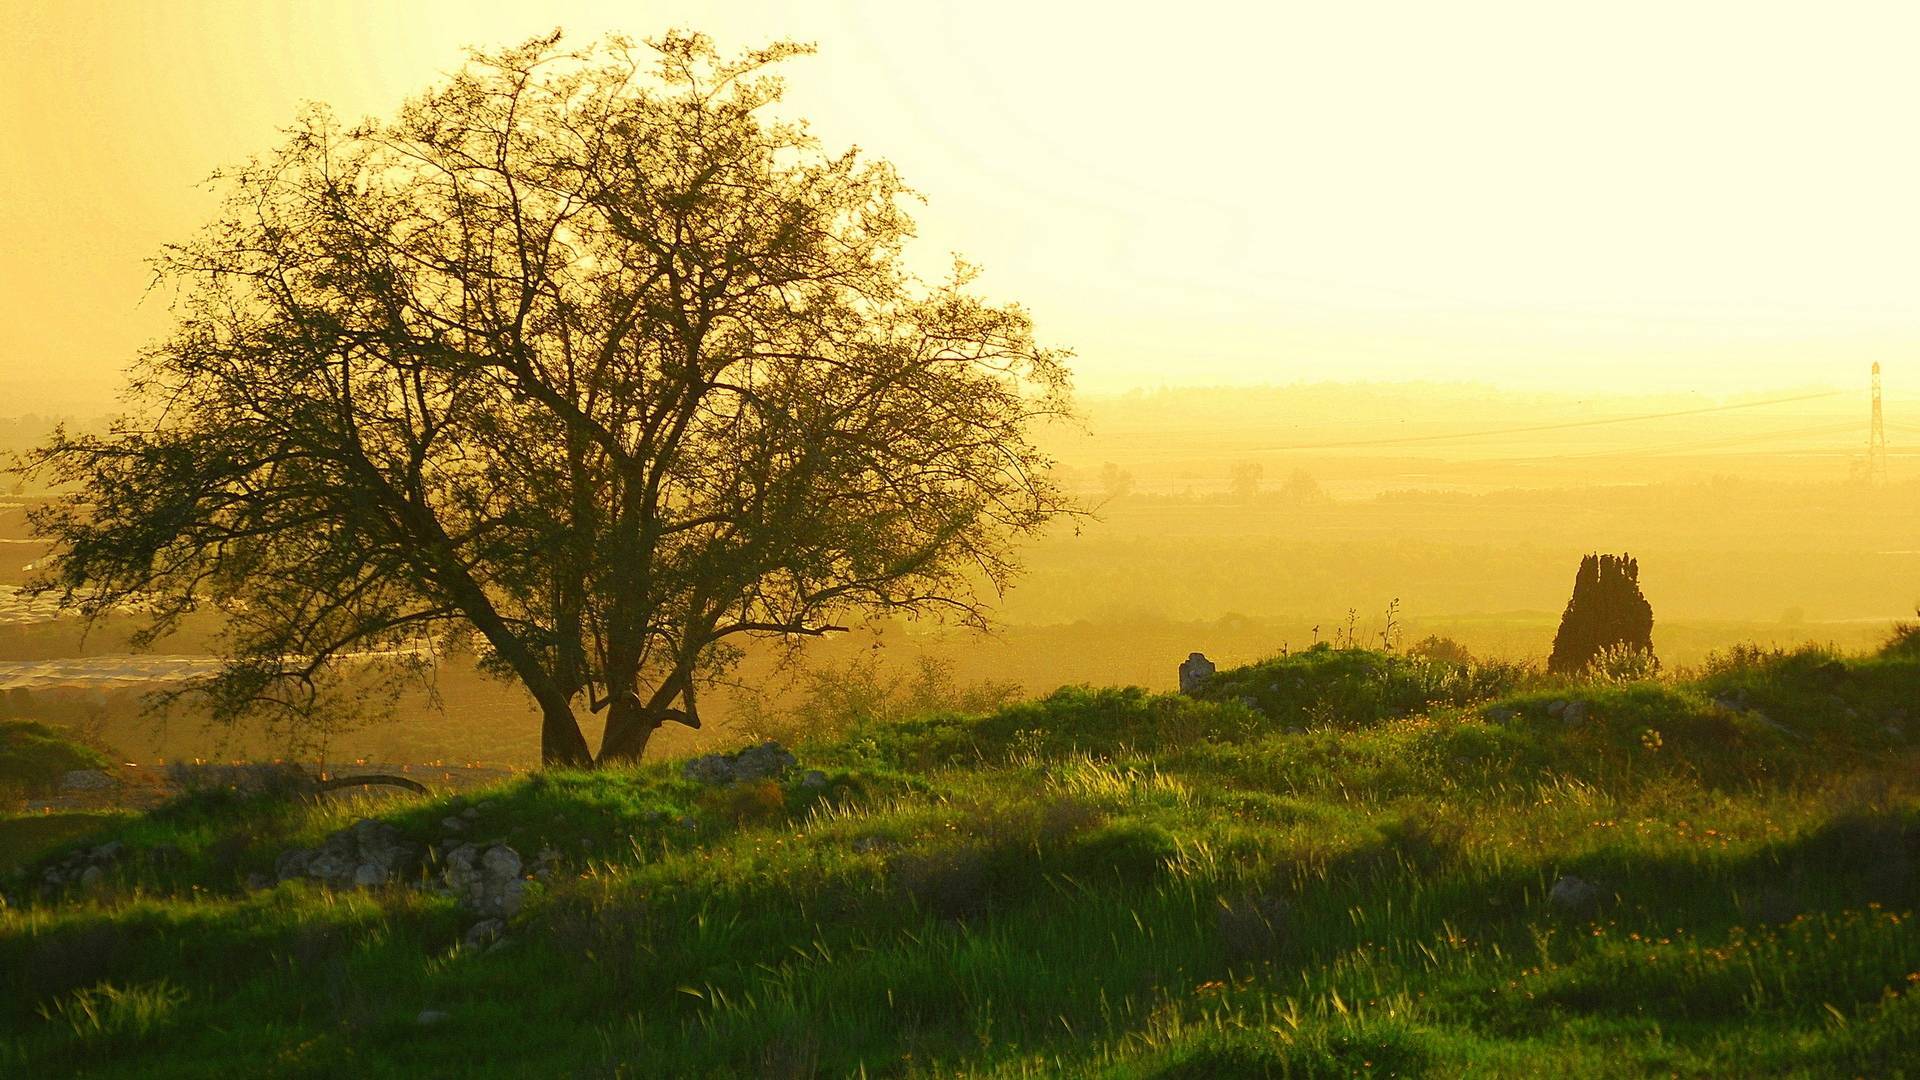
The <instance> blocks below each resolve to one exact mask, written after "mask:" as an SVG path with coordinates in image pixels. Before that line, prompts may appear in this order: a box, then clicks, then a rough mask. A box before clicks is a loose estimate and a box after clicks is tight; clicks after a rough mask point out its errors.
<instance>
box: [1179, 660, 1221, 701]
mask: <svg viewBox="0 0 1920 1080" xmlns="http://www.w3.org/2000/svg"><path fill="white" fill-rule="evenodd" d="M1218 670H1219V669H1218V668H1216V667H1215V666H1214V663H1213V661H1211V660H1209V659H1207V654H1206V653H1197V652H1196V653H1188V654H1187V658H1186V659H1185V660H1182V661H1180V692H1181V693H1183V694H1192V693H1197V692H1198V691H1199V689H1200V688H1201V687H1203V686H1205V685H1207V680H1208V679H1211V678H1213V674H1214V672H1216V671H1218Z"/></svg>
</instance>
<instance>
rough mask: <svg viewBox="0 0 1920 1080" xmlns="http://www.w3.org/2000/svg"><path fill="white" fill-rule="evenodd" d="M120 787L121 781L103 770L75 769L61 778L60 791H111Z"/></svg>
mask: <svg viewBox="0 0 1920 1080" xmlns="http://www.w3.org/2000/svg"><path fill="white" fill-rule="evenodd" d="M119 785H120V781H118V780H115V779H114V778H113V777H112V776H109V775H108V774H107V773H106V772H105V771H104V770H102V769H75V770H73V771H72V772H69V773H65V774H63V775H62V776H61V777H60V790H61V791H63V792H75V791H111V790H113V789H114V788H116V787H118V786H119Z"/></svg>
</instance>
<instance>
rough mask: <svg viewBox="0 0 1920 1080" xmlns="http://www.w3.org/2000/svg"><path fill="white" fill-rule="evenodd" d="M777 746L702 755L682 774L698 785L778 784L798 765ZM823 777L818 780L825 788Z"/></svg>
mask: <svg viewBox="0 0 1920 1080" xmlns="http://www.w3.org/2000/svg"><path fill="white" fill-rule="evenodd" d="M797 761H798V759H796V758H795V757H794V756H793V755H792V754H790V753H788V752H787V749H786V748H785V747H783V746H781V745H780V744H779V743H777V742H767V743H762V744H760V745H759V746H749V747H747V748H746V749H745V750H738V751H735V752H734V753H731V754H702V755H701V756H699V757H697V758H693V759H691V760H689V761H688V762H687V763H686V764H685V765H682V766H681V767H680V771H681V774H682V775H684V776H685V777H686V778H687V779H689V780H692V781H694V782H695V783H700V784H740V783H751V782H753V781H756V780H778V779H780V778H781V777H782V776H785V775H786V773H787V770H788V769H791V768H793V766H794V765H795V764H796V763H797ZM825 780H826V777H825V775H824V774H823V775H822V776H821V783H823V784H824V782H825Z"/></svg>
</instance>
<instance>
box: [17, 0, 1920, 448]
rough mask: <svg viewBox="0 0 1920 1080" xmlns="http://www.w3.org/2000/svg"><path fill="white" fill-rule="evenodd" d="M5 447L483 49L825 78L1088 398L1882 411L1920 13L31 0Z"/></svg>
mask: <svg viewBox="0 0 1920 1080" xmlns="http://www.w3.org/2000/svg"><path fill="white" fill-rule="evenodd" d="M0 15H3V16H4V19H3V20H0V147H4V152H0V235H3V236H4V237H5V243H4V245H3V246H0V415H5V414H15V413H22V412H27V411H30V410H36V409H37V410H59V411H69V412H83V411H91V410H89V409H88V405H89V403H92V402H97V401H98V400H99V398H100V397H101V395H104V394H107V393H109V392H110V391H111V388H112V387H114V386H115V385H116V384H117V382H118V378H119V376H118V372H119V371H120V370H121V368H122V367H123V366H124V364H125V363H126V361H127V360H128V359H129V358H130V357H131V355H132V353H133V351H134V349H135V348H137V347H138V345H139V344H140V342H142V341H143V340H145V339H147V338H150V337H152V336H153V335H155V334H157V333H159V332H160V330H162V329H163V328H164V326H165V320H166V311H165V305H164V303H163V302H162V301H161V300H160V299H159V298H157V297H155V298H152V299H149V300H147V301H146V303H144V304H142V303H141V296H142V291H143V287H144V285H145V283H146V280H147V278H146V272H145V269H144V267H143V264H142V260H143V259H144V258H145V257H147V256H149V255H151V254H152V253H153V252H154V251H155V250H156V249H157V248H158V247H159V245H161V244H162V243H164V242H166V241H168V240H170V239H179V238H182V237H184V236H186V235H188V234H189V233H190V232H191V231H192V230H193V228H194V227H195V226H196V225H197V224H198V223H199V222H201V221H202V220H204V219H205V217H206V216H207V215H208V213H209V212H210V209H211V198H210V196H208V195H207V194H206V193H205V192H204V191H202V190H200V189H199V188H198V187H197V186H196V185H197V183H198V181H199V180H200V179H201V178H203V177H204V176H205V175H206V174H207V173H208V172H210V171H211V170H213V169H214V168H215V167H217V166H219V165H221V164H222V163H226V162H232V161H235V160H237V159H240V158H243V157H245V156H246V155H248V154H250V153H253V152H256V151H259V150H262V149H264V148H266V147H267V146H269V145H270V144H271V143H272V141H273V140H274V138H275V131H276V128H277V127H278V126H279V125H281V124H283V123H285V122H286V121H287V120H288V119H290V118H291V116H292V115H293V113H294V111H295V109H296V108H297V107H298V104H299V103H300V102H301V101H303V100H307V99H317V100H321V101H326V102H328V103H331V104H332V105H333V106H335V108H336V110H337V111H339V112H341V113H343V114H346V115H349V116H358V115H363V114H376V115H385V114H389V113H390V112H391V111H392V109H393V108H394V107H395V106H396V105H397V104H398V103H399V101H400V100H401V99H402V98H404V97H406V96H407V95H409V94H412V93H414V92H416V91H418V90H420V89H422V88H424V87H425V86H426V85H427V84H429V83H430V82H432V81H433V80H434V79H435V78H436V76H437V73H440V72H443V71H446V70H449V69H450V68H452V67H454V66H455V65H457V64H458V62H459V59H460V55H461V54H460V48H461V46H462V45H464V44H480V45H495V44H501V43H505V42H509V41H517V40H519V39H522V38H524V37H527V36H529V35H532V34H535V33H540V32H544V31H546V30H549V29H551V28H553V27H554V26H561V27H564V28H566V29H567V31H568V32H569V33H570V35H573V36H575V37H576V38H577V39H581V40H584V39H586V38H588V37H591V36H595V35H598V34H599V33H602V32H604V31H606V30H611V29H620V30H625V31H628V32H631V33H634V34H638V35H645V34H649V33H654V32H657V31H658V30H660V29H663V28H665V27H668V26H690V27H694V28H697V29H702V30H705V31H707V32H709V33H711V34H714V35H715V36H716V37H717V38H719V39H720V43H721V45H722V47H723V48H724V47H729V46H737V45H745V44H752V43H758V42H760V41H763V40H766V39H769V38H773V37H780V36H790V37H795V38H800V39H804V40H812V41H817V42H818V43H819V45H820V47H821V51H820V54H819V55H818V56H817V57H813V58H809V59H803V60H800V61H797V62H795V63H794V64H793V65H791V71H790V89H789V99H788V100H789V110H790V111H791V112H793V113H796V114H800V115H805V116H807V117H809V118H811V119H812V120H813V121H814V123H815V127H816V130H817V131H818V132H819V133H820V134H821V135H822V136H823V137H824V138H825V139H826V141H827V142H828V144H829V145H830V146H839V145H844V144H846V143H849V142H854V143H858V144H859V145H861V146H862V147H865V148H867V149H868V150H870V151H871V152H874V153H877V154H880V155H882V156H885V157H888V158H891V159H892V160H893V161H894V162H895V163H896V164H898V165H899V166H900V168H901V170H902V171H903V173H904V174H905V176H906V178H907V180H908V181H909V182H910V183H911V184H913V185H914V186H915V187H917V188H918V189H920V190H921V191H922V192H923V193H925V195H926V196H927V198H928V199H929V205H928V206H927V207H925V208H924V209H923V210H922V211H921V212H920V214H919V216H920V219H921V223H922V228H921V234H922V238H923V239H922V242H921V254H922V255H925V256H928V257H929V262H930V263H943V262H944V259H945V253H946V252H948V251H951V250H958V251H961V252H964V253H965V254H967V255H968V256H969V257H970V258H972V259H973V260H974V261H976V262H979V263H982V264H984V265H985V266H986V268H987V270H988V274H987V276H986V278H985V279H984V280H983V286H984V287H985V288H987V289H988V290H989V291H991V292H993V293H995V294H996V295H998V296H1001V297H1003V298H1014V299H1019V300H1021V301H1022V302H1024V303H1026V304H1027V305H1028V306H1029V307H1031V308H1032V309H1033V311H1034V313H1035V315H1036V317H1037V319H1038V322H1039V326H1040V329H1041V331H1042V333H1043V335H1044V336H1045V337H1046V338H1048V339H1049V340H1051V341H1053V342H1056V343H1064V344H1068V345H1071V346H1073V347H1074V348H1076V349H1077V350H1078V351H1079V353H1080V359H1079V361H1078V363H1077V364H1076V370H1077V372H1078V375H1079V382H1080V384H1081V385H1082V387H1083V388H1085V389H1087V390H1090V391H1096V392H1099V391H1111V390H1122V389H1126V388H1130V387H1134V386H1157V385H1162V384H1196V383H1198V384H1218V383H1260V382H1280V383H1284V382H1293V381H1302V380H1304V381H1315V380H1322V379H1333V380H1349V379H1377V380H1397V379H1412V378H1421V379H1449V380H1451V379H1460V380H1483V381H1489V382H1494V383H1501V384H1510V385H1519V386H1527V387H1540V388H1548V389H1565V390H1576V391H1584V390H1588V389H1596V390H1598V389H1631V390H1635V391H1645V390H1665V389H1672V390H1697V391H1701V392H1704V393H1725V392H1731V391H1738V390H1759V389H1769V388H1776V387H1787V386H1794V387H1798V386H1806V385H1810V384H1833V385H1844V386H1850V387H1851V386H1858V385H1860V384H1861V383H1862V382H1863V381H1864V371H1865V368H1866V365H1867V364H1868V363H1869V362H1871V361H1873V360H1880V361H1883V362H1885V363H1887V365H1888V383H1889V391H1890V392H1892V391H1895V390H1896V389H1897V388H1898V387H1899V385H1900V382H1901V381H1902V375H1901V373H1902V371H1903V369H1905V368H1907V367H1909V366H1911V367H1913V368H1920V307H1916V302H1917V301H1920V126H1916V120H1915V106H1916V104H1920V64H1915V63H1914V62H1913V55H1912V54H1913V49H1914V44H1915V42H1917V41H1920V5H1917V4H1914V3H1912V2H1911V0H1907V2H1886V3H1849V2H1845V0H1822V2H1805V3H1755V2H1752V0H1727V2H1721V0H1712V2H1709V0H1692V2H1682V0H1664V2H1658V3H1642V2H1638V0H1626V2H1618V0H1616V2H1610V3H1606V4H1573V3H1562V2H1556V0H1511V2H1492V0H1455V2H1450V3H1446V4H1435V3H1424V2H1405V3H1391V4H1389V3H1367V2H1353V0H1349V2H1342V3H1325V2H1310V3H1246V4H1229V3H1216V2H1206V0H1188V2H1184V3H1179V4H1154V5H1145V4H1142V5H1138V6H1130V5H1127V4H1124V3H1112V2H1108V3H1098V4H1093V3H1087V4H1065V3H1047V2H1042V0H969V2H965V3H953V4H943V5H936V4H932V3H924V4H923V3H901V2H899V0H820V2H804V0H790V2H787V3H778V2H757V0H740V2H729V3H724V4H720V3H716V4H699V3H680V2H674V3H638V2H619V3H615V2H594V0H562V2H534V0H506V2H496V0H457V2H443V0H408V2H405V3H397V2H394V0H325V2H321V0H314V2H300V3H291V2H274V0H252V2H239V0H167V2H165V3H157V2H153V3H150V2H134V0H119V2H102V0H6V2H5V4H4V8H3V10H0Z"/></svg>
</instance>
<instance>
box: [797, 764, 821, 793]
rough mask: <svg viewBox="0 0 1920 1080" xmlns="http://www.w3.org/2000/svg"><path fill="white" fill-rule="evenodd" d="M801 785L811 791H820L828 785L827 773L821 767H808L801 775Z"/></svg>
mask: <svg viewBox="0 0 1920 1080" xmlns="http://www.w3.org/2000/svg"><path fill="white" fill-rule="evenodd" d="M800 786H801V787H803V788H806V789H807V790H809V791H818V790H820V789H821V788H823V787H826V786H827V774H826V773H823V772H821V771H820V770H819V769H808V770H807V771H806V773H805V774H804V775H802V776H801V777H800Z"/></svg>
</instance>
